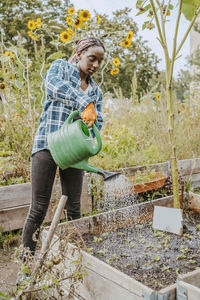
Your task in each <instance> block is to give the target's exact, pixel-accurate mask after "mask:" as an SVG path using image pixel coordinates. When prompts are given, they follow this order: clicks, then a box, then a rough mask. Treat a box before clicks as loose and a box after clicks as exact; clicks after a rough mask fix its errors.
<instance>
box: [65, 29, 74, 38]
mask: <svg viewBox="0 0 200 300" xmlns="http://www.w3.org/2000/svg"><path fill="white" fill-rule="evenodd" d="M66 30H67V32H68V33H69V34H70V35H72V36H75V32H74V30H72V29H71V28H70V27H68V28H67V29H66Z"/></svg>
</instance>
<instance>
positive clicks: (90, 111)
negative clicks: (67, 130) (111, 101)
mask: <svg viewBox="0 0 200 300" xmlns="http://www.w3.org/2000/svg"><path fill="white" fill-rule="evenodd" d="M96 118H97V114H96V111H95V109H94V102H90V103H89V104H88V105H87V106H86V108H85V109H84V110H83V111H82V113H81V119H82V120H83V121H84V122H85V123H86V124H88V123H89V126H88V127H89V128H90V127H92V125H93V123H94V121H95V120H96Z"/></svg>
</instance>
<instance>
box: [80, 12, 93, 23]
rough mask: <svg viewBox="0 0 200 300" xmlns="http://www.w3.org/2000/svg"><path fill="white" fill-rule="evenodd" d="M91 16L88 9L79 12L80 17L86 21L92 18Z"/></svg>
mask: <svg viewBox="0 0 200 300" xmlns="http://www.w3.org/2000/svg"><path fill="white" fill-rule="evenodd" d="M90 18H91V16H90V13H89V11H88V10H81V11H80V12H79V19H80V20H81V21H82V22H86V21H87V20H88V19H90Z"/></svg>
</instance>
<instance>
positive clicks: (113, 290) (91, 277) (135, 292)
mask: <svg viewBox="0 0 200 300" xmlns="http://www.w3.org/2000/svg"><path fill="white" fill-rule="evenodd" d="M42 235H43V238H42V240H43V241H44V240H45V236H46V235H47V231H46V230H44V232H43V233H42ZM55 240H57V242H55ZM58 247H59V239H57V236H54V239H53V241H52V247H51V251H52V252H53V253H54V254H56V253H57V252H58ZM80 254H81V256H82V264H83V266H84V268H85V270H86V272H87V273H88V275H87V276H84V277H83V281H82V283H79V284H78V285H76V287H75V291H76V293H77V294H79V295H81V296H82V297H83V299H87V300H93V299H95V300H101V299H108V300H116V299H126V300H133V299H135V300H139V299H144V297H143V295H144V293H145V295H146V296H148V295H149V296H151V295H154V293H155V292H154V290H152V289H151V288H149V287H147V286H145V285H143V284H142V283H140V282H139V281H137V280H135V279H134V278H132V277H130V276H128V275H126V274H124V273H122V272H121V271H119V270H117V269H115V268H113V267H112V266H110V265H108V264H106V263H104V262H103V261H101V260H99V259H98V258H96V257H94V256H92V255H90V254H88V253H87V252H85V251H83V250H81V251H80V252H79V250H78V249H77V248H76V247H75V246H74V245H72V244H70V243H69V244H68V252H67V256H66V261H65V270H66V274H65V276H66V277H67V276H69V275H70V273H71V272H73V268H75V266H74V264H72V263H71V262H72V261H74V260H77V259H78V260H80ZM58 268H59V266H58ZM63 286H64V287H66V288H69V281H65V282H64V283H63ZM149 299H150V298H149Z"/></svg>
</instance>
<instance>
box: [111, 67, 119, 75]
mask: <svg viewBox="0 0 200 300" xmlns="http://www.w3.org/2000/svg"><path fill="white" fill-rule="evenodd" d="M118 73H119V69H118V68H114V69H112V70H111V71H110V74H111V75H117V74H118Z"/></svg>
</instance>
